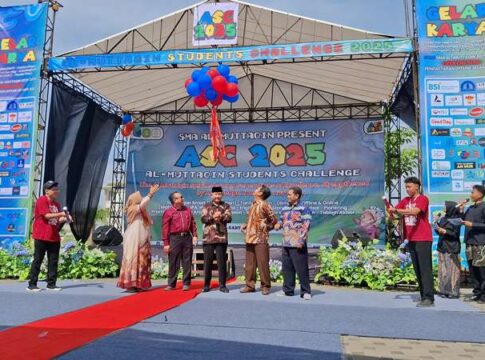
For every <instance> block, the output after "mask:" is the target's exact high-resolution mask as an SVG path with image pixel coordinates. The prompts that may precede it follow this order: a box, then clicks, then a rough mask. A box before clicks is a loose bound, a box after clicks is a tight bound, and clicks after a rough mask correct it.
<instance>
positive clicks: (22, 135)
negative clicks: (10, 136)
mask: <svg viewBox="0 0 485 360" xmlns="http://www.w3.org/2000/svg"><path fill="white" fill-rule="evenodd" d="M15 138H16V139H29V138H30V134H16V135H15Z"/></svg>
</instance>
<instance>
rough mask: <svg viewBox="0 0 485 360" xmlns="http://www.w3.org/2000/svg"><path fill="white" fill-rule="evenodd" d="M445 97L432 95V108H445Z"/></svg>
mask: <svg viewBox="0 0 485 360" xmlns="http://www.w3.org/2000/svg"><path fill="white" fill-rule="evenodd" d="M444 105H445V96H444V95H443V94H432V95H431V106H444Z"/></svg>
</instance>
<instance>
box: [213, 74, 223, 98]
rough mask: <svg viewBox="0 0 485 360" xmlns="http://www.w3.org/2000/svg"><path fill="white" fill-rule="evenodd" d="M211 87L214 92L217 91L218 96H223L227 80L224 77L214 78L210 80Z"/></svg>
mask: <svg viewBox="0 0 485 360" xmlns="http://www.w3.org/2000/svg"><path fill="white" fill-rule="evenodd" d="M212 87H213V88H214V90H215V91H217V92H218V93H219V94H224V93H225V92H226V89H227V80H226V78H225V77H224V76H220V75H219V76H216V77H215V78H214V79H212Z"/></svg>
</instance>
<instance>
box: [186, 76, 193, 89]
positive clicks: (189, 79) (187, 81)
mask: <svg viewBox="0 0 485 360" xmlns="http://www.w3.org/2000/svg"><path fill="white" fill-rule="evenodd" d="M191 82H192V79H191V78H188V79H187V80H185V84H184V86H185V88H187V86H189V84H190V83H191Z"/></svg>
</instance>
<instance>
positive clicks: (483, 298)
mask: <svg viewBox="0 0 485 360" xmlns="http://www.w3.org/2000/svg"><path fill="white" fill-rule="evenodd" d="M477 304H480V305H483V304H485V297H483V296H482V297H481V298H480V299H478V300H477Z"/></svg>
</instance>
